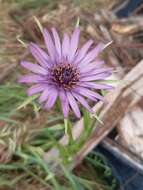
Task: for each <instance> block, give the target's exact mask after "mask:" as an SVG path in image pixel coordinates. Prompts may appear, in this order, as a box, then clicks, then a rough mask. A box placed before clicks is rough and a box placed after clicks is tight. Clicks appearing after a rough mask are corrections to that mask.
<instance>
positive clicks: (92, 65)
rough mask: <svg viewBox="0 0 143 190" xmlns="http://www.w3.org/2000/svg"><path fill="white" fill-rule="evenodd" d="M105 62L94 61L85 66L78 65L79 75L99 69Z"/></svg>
mask: <svg viewBox="0 0 143 190" xmlns="http://www.w3.org/2000/svg"><path fill="white" fill-rule="evenodd" d="M104 63H105V62H104V61H99V60H97V61H94V62H91V63H89V64H88V65H86V66H82V65H80V64H79V65H78V68H79V69H80V71H81V73H84V72H89V71H92V70H93V69H98V68H100V67H101V66H102V65H103V64H104Z"/></svg>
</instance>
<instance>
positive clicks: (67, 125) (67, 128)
mask: <svg viewBox="0 0 143 190" xmlns="http://www.w3.org/2000/svg"><path fill="white" fill-rule="evenodd" d="M64 125H65V134H66V135H67V136H68V144H73V142H74V139H73V135H72V125H71V123H70V121H69V120H68V119H67V118H66V119H64Z"/></svg>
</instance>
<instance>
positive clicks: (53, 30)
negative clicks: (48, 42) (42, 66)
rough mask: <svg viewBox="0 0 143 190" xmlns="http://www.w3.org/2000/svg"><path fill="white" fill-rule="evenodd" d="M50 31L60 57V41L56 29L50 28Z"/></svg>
mask: <svg viewBox="0 0 143 190" xmlns="http://www.w3.org/2000/svg"><path fill="white" fill-rule="evenodd" d="M52 33H53V37H54V42H55V47H56V50H57V52H58V55H59V57H60V58H61V42H60V37H59V35H58V33H57V31H56V29H55V28H52Z"/></svg>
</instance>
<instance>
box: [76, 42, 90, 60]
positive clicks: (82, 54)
mask: <svg viewBox="0 0 143 190" xmlns="http://www.w3.org/2000/svg"><path fill="white" fill-rule="evenodd" d="M92 44H93V40H89V41H88V42H86V43H85V44H84V45H83V46H82V48H81V49H80V50H79V52H78V56H77V57H76V59H75V63H78V62H79V61H81V60H82V59H83V58H84V57H85V55H86V53H87V51H88V49H89V48H90V46H91V45H92Z"/></svg>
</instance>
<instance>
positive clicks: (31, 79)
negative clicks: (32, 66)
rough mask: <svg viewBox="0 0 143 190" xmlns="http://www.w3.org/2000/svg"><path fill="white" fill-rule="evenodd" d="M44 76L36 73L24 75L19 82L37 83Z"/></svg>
mask: <svg viewBox="0 0 143 190" xmlns="http://www.w3.org/2000/svg"><path fill="white" fill-rule="evenodd" d="M43 80H44V78H43V77H42V76H39V75H35V74H29V75H23V76H21V77H20V78H19V80H18V82H20V83H37V82H42V81H43Z"/></svg>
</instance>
